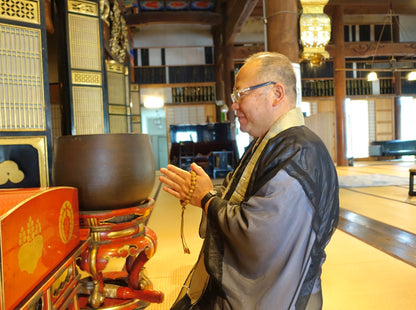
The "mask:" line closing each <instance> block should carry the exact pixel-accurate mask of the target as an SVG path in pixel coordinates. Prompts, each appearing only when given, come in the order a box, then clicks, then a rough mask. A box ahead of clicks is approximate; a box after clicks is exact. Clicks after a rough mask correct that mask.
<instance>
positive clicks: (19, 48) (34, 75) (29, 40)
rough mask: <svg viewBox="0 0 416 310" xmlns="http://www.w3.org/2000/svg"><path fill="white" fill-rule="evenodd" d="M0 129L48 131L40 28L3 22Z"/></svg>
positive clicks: (0, 62) (0, 50)
mask: <svg viewBox="0 0 416 310" xmlns="http://www.w3.org/2000/svg"><path fill="white" fill-rule="evenodd" d="M0 66H1V70H0V131H5V130H7V131H39V130H45V128H46V119H45V102H44V85H43V84H44V81H43V66H42V46H41V31H40V30H39V29H33V28H26V27H19V26H13V25H7V24H0Z"/></svg>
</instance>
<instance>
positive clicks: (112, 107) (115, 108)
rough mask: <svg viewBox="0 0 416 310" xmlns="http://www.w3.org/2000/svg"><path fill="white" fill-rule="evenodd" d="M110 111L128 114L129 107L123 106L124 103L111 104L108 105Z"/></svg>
mask: <svg viewBox="0 0 416 310" xmlns="http://www.w3.org/2000/svg"><path fill="white" fill-rule="evenodd" d="M108 113H110V114H119V115H126V114H127V107H126V106H122V105H109V106H108Z"/></svg>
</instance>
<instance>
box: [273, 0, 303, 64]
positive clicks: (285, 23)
mask: <svg viewBox="0 0 416 310" xmlns="http://www.w3.org/2000/svg"><path fill="white" fill-rule="evenodd" d="M266 20H267V46H268V50H269V51H273V52H278V53H281V54H283V55H286V56H287V57H289V59H290V61H292V62H293V63H299V45H298V36H299V34H298V28H299V25H298V4H297V0H266Z"/></svg>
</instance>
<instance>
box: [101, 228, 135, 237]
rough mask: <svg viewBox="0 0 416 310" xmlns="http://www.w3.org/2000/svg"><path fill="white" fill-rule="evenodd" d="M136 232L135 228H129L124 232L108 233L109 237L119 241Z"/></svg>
mask: <svg viewBox="0 0 416 310" xmlns="http://www.w3.org/2000/svg"><path fill="white" fill-rule="evenodd" d="M135 231H136V229H135V228H128V229H123V230H119V231H114V232H110V233H108V235H107V236H108V238H110V239H117V238H121V237H126V236H130V235H132V234H133V233H134V232H135Z"/></svg>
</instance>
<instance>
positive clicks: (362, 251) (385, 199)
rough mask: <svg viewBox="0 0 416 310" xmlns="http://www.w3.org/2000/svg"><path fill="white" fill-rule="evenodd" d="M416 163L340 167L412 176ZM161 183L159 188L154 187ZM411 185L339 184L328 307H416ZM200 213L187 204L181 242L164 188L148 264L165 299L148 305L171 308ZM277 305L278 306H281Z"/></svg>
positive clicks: (197, 243) (196, 245)
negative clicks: (154, 248) (185, 248)
mask: <svg viewBox="0 0 416 310" xmlns="http://www.w3.org/2000/svg"><path fill="white" fill-rule="evenodd" d="M411 167H413V168H414V167H416V162H415V161H411V162H404V161H380V162H355V163H354V167H339V168H337V170H338V174H339V175H340V176H343V175H366V174H374V175H380V174H382V175H391V176H399V177H402V178H407V179H408V177H409V168H411ZM155 188H156V187H155ZM408 190H409V188H408V185H391V186H372V187H349V188H341V189H340V206H341V208H342V210H341V215H340V224H339V226H338V229H337V231H336V232H335V234H334V236H333V238H332V240H331V242H330V243H329V245H328V247H327V254H328V258H327V261H326V262H325V264H324V268H323V274H322V280H323V295H324V308H323V309H325V310H343V309H345V310H352V309H354V310H371V309H375V310H382V309H386V310H387V309H389V310H390V309H391V310H393V309H394V310H395V309H400V310H407V309H409V310H410V309H416V267H415V266H416V242H415V234H416V197H410V196H408ZM200 215H201V210H199V209H198V208H195V207H188V208H187V210H186V214H185V237H186V241H187V243H188V245H189V247H190V249H191V254H184V253H183V250H182V245H181V241H180V205H179V203H178V202H177V201H176V200H175V199H173V198H172V197H170V196H169V195H167V194H166V193H164V192H163V191H160V193H159V195H158V198H157V201H156V204H155V207H154V210H153V213H152V215H151V218H150V221H149V227H150V228H152V229H153V230H154V231H155V232H156V234H157V236H158V249H157V251H156V253H155V256H154V257H152V258H151V260H150V261H149V262H148V263H147V264H146V269H147V274H148V276H149V277H150V279H151V280H152V282H153V286H154V288H155V289H158V290H161V291H163V292H164V293H165V301H164V302H163V303H162V304H159V305H157V304H152V305H150V306H149V307H148V308H147V309H151V310H165V309H169V307H170V305H171V304H172V303H173V301H174V299H175V298H176V295H177V293H178V291H179V289H180V287H181V286H182V283H183V281H184V280H185V277H186V275H187V273H188V271H189V270H190V268H192V266H193V264H194V262H195V261H196V258H197V255H198V253H199V249H200V247H201V244H202V241H201V240H200V239H199V237H198V225H199V218H200ZM276 309H278V308H276Z"/></svg>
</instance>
